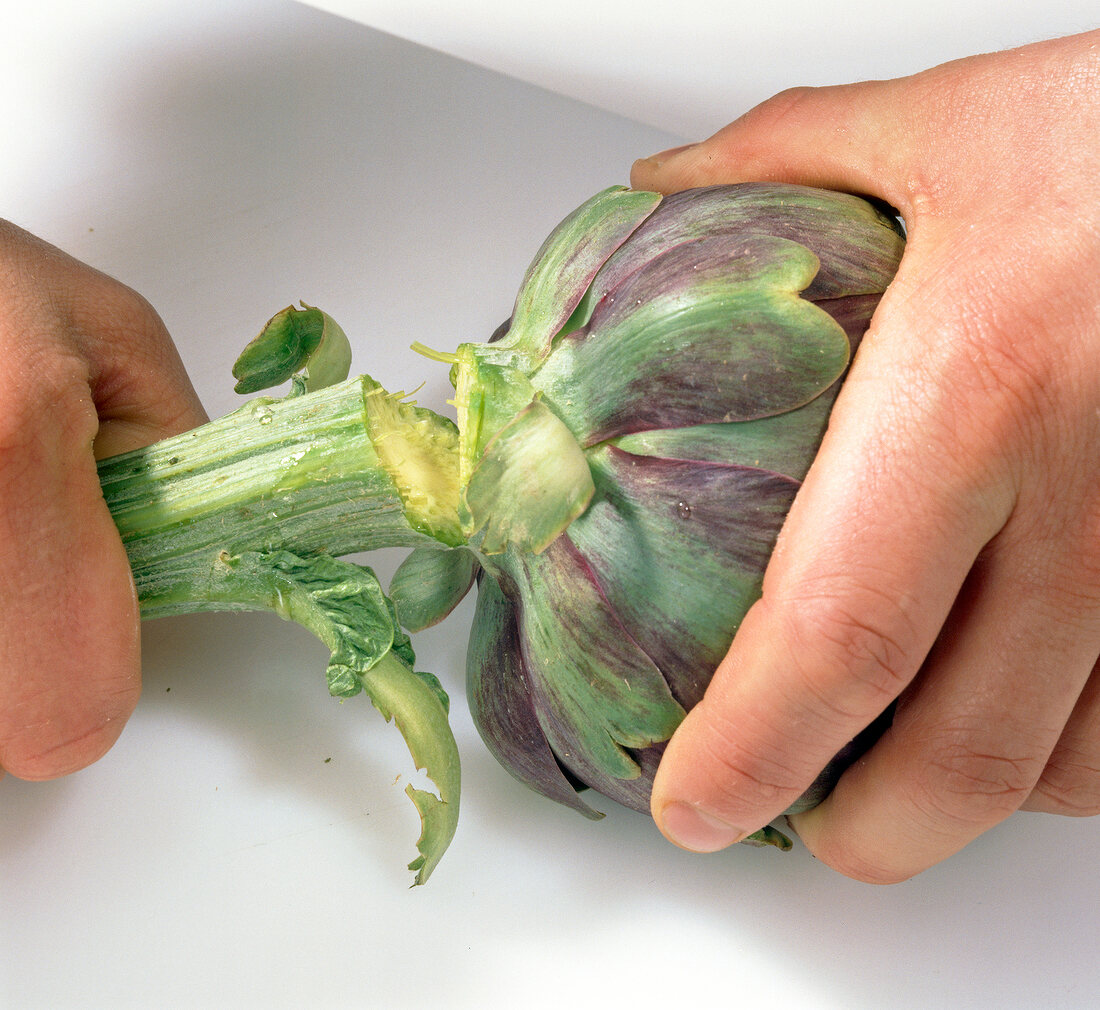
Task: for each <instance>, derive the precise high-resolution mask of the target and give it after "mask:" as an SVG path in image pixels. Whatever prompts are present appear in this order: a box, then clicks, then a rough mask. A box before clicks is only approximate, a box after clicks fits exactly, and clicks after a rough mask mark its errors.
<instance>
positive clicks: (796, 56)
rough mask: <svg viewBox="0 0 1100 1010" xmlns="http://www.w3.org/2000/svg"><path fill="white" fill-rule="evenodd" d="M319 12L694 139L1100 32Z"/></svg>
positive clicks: (678, 15) (597, 10)
mask: <svg viewBox="0 0 1100 1010" xmlns="http://www.w3.org/2000/svg"><path fill="white" fill-rule="evenodd" d="M314 4H315V6H317V7H320V8H323V9H325V10H329V11H333V12H336V13H339V14H342V15H344V16H346V17H354V18H357V19H359V20H360V21H362V22H363V23H365V24H369V25H372V26H373V27H375V28H381V29H383V30H384V31H387V32H392V33H393V34H395V35H398V36H400V37H401V38H405V39H411V40H412V41H414V42H418V43H420V44H421V45H425V46H431V47H433V48H436V49H439V50H440V51H442V52H446V53H449V54H450V55H452V56H458V57H460V58H462V59H464V60H469V61H471V62H473V63H476V64H478V65H479V66H484V67H488V68H490V69H493V70H498V71H500V72H501V73H505V74H509V75H511V76H513V77H516V78H518V79H519V80H522V81H528V82H530V83H533V84H538V85H540V86H541V87H544V88H548V89H549V90H551V91H555V92H558V93H560V94H563V95H568V96H569V97H572V98H579V99H581V100H582V101H585V102H589V103H591V104H593V105H596V106H598V107H599V108H602V109H606V110H608V111H611V112H615V113H618V114H619V115H621V116H627V117H629V118H632V119H636V120H637V121H638V122H641V123H647V124H649V125H652V126H656V127H658V128H659V129H663V130H668V131H670V132H672V133H676V134H681V135H682V136H684V137H686V138H690V139H692V140H698V139H702V138H703V137H706V136H709V135H710V134H711V133H713V132H714V131H715V130H717V129H718V128H719V127H721V126H724V125H725V124H726V123H727V122H729V121H730V120H731V119H734V118H735V117H736V116H738V115H740V114H741V113H742V112H744V111H745V110H746V109H748V108H750V107H751V106H753V105H755V104H757V103H758V102H760V101H763V100H764V99H765V98H768V97H769V96H770V95H772V94H774V93H775V92H777V91H781V90H783V89H784V88H788V87H791V86H793V85H802V84H840V83H844V82H846V81H853V80H864V79H868V78H876V77H897V76H899V75H902V74H909V73H913V72H915V71H918V70H921V69H924V68H925V67H929V66H933V65H935V64H937V63H943V62H945V61H946V60H952V59H958V58H960V57H963V56H969V55H971V54H972V53H977V52H989V51H992V50H997V49H1005V48H1008V47H1010V46H1017V45H1023V44H1025V43H1028V42H1034V41H1036V40H1037V39H1041V38H1053V37H1055V36H1058V35H1069V34H1072V33H1075V32H1080V31H1084V30H1085V29H1088V28H1095V27H1097V25H1100V9H1098V7H1097V3H1096V0H1042V2H1041V0H963V2H960V0H838V2H835V3H821V2H819V0H786V2H785V3H782V4H776V3H759V2H750V0H675V2H672V3H670V2H668V0H554V2H552V3H534V4H529V3H517V2H516V0H463V2H461V3H451V2H448V0H314ZM647 153H648V152H647Z"/></svg>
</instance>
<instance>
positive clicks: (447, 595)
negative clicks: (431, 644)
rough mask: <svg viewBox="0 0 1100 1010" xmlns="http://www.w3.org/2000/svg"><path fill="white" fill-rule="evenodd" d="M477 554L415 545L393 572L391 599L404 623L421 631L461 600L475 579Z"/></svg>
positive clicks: (413, 629)
mask: <svg viewBox="0 0 1100 1010" xmlns="http://www.w3.org/2000/svg"><path fill="white" fill-rule="evenodd" d="M477 570H478V563H477V558H476V557H475V556H474V555H473V553H472V552H471V551H468V550H466V549H465V548H463V547H455V548H453V549H447V548H444V547H418V548H416V549H415V550H414V551H412V552H410V553H409V555H408V556H407V557H406V558H405V560H404V561H402V562H401V564H400V565H399V566H398V568H397V571H396V572H394V575H393V579H392V580H391V582H390V590H389V595H390V599H391V600H392V601H393V604H394V606H395V608H396V610H397V616H398V618H399V619H400V621H401V624H402V626H403V627H405V628H407V629H408V630H409V631H413V632H416V631H423V630H424V629H425V628H430V627H431V626H432V625H434V624H438V623H439V622H440V621H442V620H443V618H445V617H446V616H447V615H448V614H450V613H451V611H452V610H454V608H455V607H457V606H458V605H459V603H461V602H462V600H463V598H464V597H465V596H466V594H467V593H468V592H469V591H470V587H471V586H472V585H473V583H474V576H475V575H476V574H477Z"/></svg>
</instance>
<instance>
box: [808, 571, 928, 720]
mask: <svg viewBox="0 0 1100 1010" xmlns="http://www.w3.org/2000/svg"><path fill="white" fill-rule="evenodd" d="M794 612H795V617H794V621H795V629H794V631H795V636H796V637H795V639H794V640H795V641H797V642H798V644H799V646H800V648H799V649H798V654H799V655H801V656H802V657H803V662H802V663H801V664H800V670H801V673H802V676H801V680H800V686H802V687H804V688H805V689H807V690H808V691H809V692H810V693H811V694H812V696H813V698H814V701H815V703H816V704H818V705H819V706H825V708H826V709H828V710H831V711H832V712H833V714H835V715H836V716H838V717H840V718H841V719H843V720H844V721H845V722H847V721H849V720H851V719H854V718H863V717H865V716H866V714H867V712H869V711H871V710H873V711H875V712H878V711H881V710H882V709H884V708H885V707H886V706H887V705H888V704H889V703H890V702H891V701H893V700H894V699H895V698H896V697H897V696H898V694H900V693H901V690H902V688H904V687H905V685H906V684H907V683H908V681H909V679H910V678H911V677H912V675H913V673H914V672H915V666H916V663H917V661H916V660H915V659H913V658H912V657H913V653H914V646H913V642H914V640H915V632H914V629H913V627H912V624H911V622H910V621H909V619H908V618H907V617H906V616H905V614H904V612H903V610H902V608H900V607H898V606H897V605H896V604H894V603H893V602H892V601H890V600H889V599H888V598H887V597H885V596H884V595H883V594H881V593H874V592H870V591H868V590H864V589H856V590H852V589H851V588H849V589H848V590H847V591H846V592H845V594H844V598H843V599H842V598H841V596H840V595H839V594H835V593H833V594H829V595H828V596H819V597H817V598H816V599H813V600H808V601H807V600H803V601H800V602H799V603H798V604H797V605H796V607H795V608H794ZM823 670H824V671H827V672H826V673H825V674H824V675H823V674H822V671H823Z"/></svg>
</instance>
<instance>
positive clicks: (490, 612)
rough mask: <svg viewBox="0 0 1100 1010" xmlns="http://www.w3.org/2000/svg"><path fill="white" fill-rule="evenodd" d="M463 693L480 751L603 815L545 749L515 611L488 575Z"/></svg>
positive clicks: (555, 795)
mask: <svg viewBox="0 0 1100 1010" xmlns="http://www.w3.org/2000/svg"><path fill="white" fill-rule="evenodd" d="M466 694H467V698H468V699H469V704H470V712H471V714H472V716H473V719H474V724H475V725H476V726H477V730H478V732H479V733H480V734H481V737H482V739H483V740H484V741H485V745H486V747H487V748H488V749H489V751H490V752H491V753H492V755H493V756H494V757H495V758H496V759H497V761H499V762H500V764H501V765H503V766H504V768H505V769H506V770H507V771H508V772H509V773H510V774H511V775H512V776H514V777H515V778H517V779H519V781H520V782H522V783H523V784H524V785H526V786H528V787H529V788H531V789H534V790H535V791H536V792H538V793H541V794H542V795H543V796H546V797H547V798H548V799H551V800H555V801H556V802H558V803H561V804H563V805H565V806H567V807H570V808H572V809H573V810H576V811H578V812H579V813H582V814H584V815H585V816H586V817H591V818H593V819H597V818H600V817H602V816H603V814H601V813H599V812H598V811H596V810H593V809H592V808H591V807H590V806H589V805H588V804H587V803H585V802H584V801H583V800H582V799H581V798H580V797H579V796H578V795H577V793H576V790H575V789H574V788H573V786H572V785H571V784H570V782H569V780H568V779H567V778H566V777H565V775H564V774H562V770H561V768H560V766H559V765H558V761H557V759H556V758H555V757H554V753H553V751H551V750H550V745H549V744H548V743H547V741H546V734H545V733H543V731H542V727H541V726H540V725H539V720H538V717H537V716H536V715H535V708H534V702H533V700H532V698H531V694H530V691H529V689H528V675H527V670H526V668H525V666H524V660H523V656H522V653H521V650H520V645H519V632H518V629H517V627H516V616H515V610H514V608H513V606H512V604H511V602H510V601H509V600H508V599H506V598H505V596H504V594H503V593H502V592H501V591H500V587H499V586H498V585H497V583H496V582H495V581H494V579H493V578H492V577H490V576H484V577H483V578H482V580H481V584H480V585H479V587H478V594H477V609H476V612H475V615H474V622H473V628H472V630H471V633H470V644H469V647H468V649H467V650H466Z"/></svg>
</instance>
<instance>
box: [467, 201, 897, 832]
mask: <svg viewBox="0 0 1100 1010" xmlns="http://www.w3.org/2000/svg"><path fill="white" fill-rule="evenodd" d="M902 249H903V239H902V237H901V234H900V230H899V228H898V227H897V224H896V222H895V221H894V220H893V219H891V218H890V217H888V216H887V215H885V214H884V213H882V212H881V211H880V210H879V209H878V208H876V207H875V206H873V205H872V204H870V203H868V202H866V201H864V200H861V199H858V198H856V197H852V196H847V195H843V194H838V193H831V192H823V191H819V190H814V189H807V188H804V187H798V186H790V185H780V184H745V185H737V186H721V187H712V188H708V189H699V190H691V191H687V192H684V193H679V194H676V195H673V196H670V197H666V198H663V199H662V198H661V197H659V196H658V195H656V194H652V193H636V192H633V191H630V190H622V189H613V190H605V191H604V192H603V193H600V194H597V196H595V197H594V198H593V199H592V200H590V201H588V202H587V203H586V204H584V205H583V206H582V207H580V208H578V210H577V211H575V212H574V213H573V214H572V215H570V217H568V218H567V219H566V220H565V221H564V222H562V224H561V225H560V226H559V227H558V228H557V229H556V230H555V231H554V232H553V234H552V235H551V236H550V238H548V239H547V241H546V243H544V245H543V247H542V249H540V251H539V253H538V255H537V256H536V258H535V261H534V262H533V263H532V265H531V267H530V268H529V269H528V272H527V274H526V276H525V278H524V282H523V285H522V287H521V289H520V293H519V296H518V297H517V300H516V304H515V308H514V310H513V314H512V317H511V319H510V322H509V324H508V325H507V326H506V327H504V328H503V329H502V331H498V336H497V337H494V340H493V341H492V342H490V343H487V344H468V345H464V347H462V348H461V349H460V350H459V352H458V354H457V355H456V359H455V360H456V367H455V369H454V372H453V377H454V381H455V384H456V390H457V393H458V395H457V398H456V403H457V405H458V412H459V417H458V422H459V423H458V427H459V430H460V433H461V434H460V443H461V449H460V453H461V457H462V462H461V464H460V474H461V479H460V483H461V485H462V487H463V507H462V509H461V518H462V522H463V532H464V534H465V535H466V536H467V538H468V543H469V545H470V547H471V548H473V549H474V550H476V552H477V556H478V560H479V562H480V564H481V566H482V568H483V574H482V577H481V582H480V589H479V599H478V604H477V612H476V615H475V619H474V626H473V631H472V638H471V644H470V649H469V652H468V661H467V679H468V688H469V696H470V703H471V708H472V711H473V715H474V718H475V722H476V723H477V725H478V728H479V730H480V732H481V734H482V736H483V737H484V739H485V740H486V742H487V743H488V745H489V747H490V749H491V750H492V751H493V753H494V754H495V755H496V756H497V758H498V759H499V760H500V761H501V762H502V763H503V764H504V765H505V767H506V768H508V769H509V770H510V771H511V772H512V773H513V774H514V775H516V776H517V777H518V778H520V779H521V780H522V781H524V782H526V783H527V784H528V785H530V786H531V787H532V788H534V789H536V790H538V791H539V792H541V793H543V794H544V795H547V796H550V797H552V798H554V799H557V800H559V801H560V802H563V803H566V804H568V805H570V806H573V807H575V808H577V809H580V810H582V811H584V812H588V813H591V812H592V811H591V810H589V808H588V807H587V804H585V803H584V802H583V801H582V800H581V799H580V798H579V796H578V795H577V792H576V789H575V786H576V785H577V783H580V784H582V785H585V786H589V787H591V788H593V789H595V790H596V791H598V792H600V793H603V794H604V795H606V796H609V797H611V798H612V799H615V800H617V801H619V802H621V803H624V804H626V805H628V806H631V807H634V808H635V809H638V810H647V809H648V800H649V793H650V789H651V786H652V781H653V774H654V771H655V769H656V766H657V762H658V761H659V758H660V754H661V751H662V747H663V745H664V743H665V741H667V740H668V739H669V737H670V736H671V734H672V733H673V731H674V730H675V729H676V727H677V725H678V724H679V722H680V720H681V719H682V718H683V715H684V713H685V711H686V710H688V709H689V708H691V707H692V706H693V705H695V704H696V703H697V702H698V701H699V700H700V699H701V697H702V695H703V692H704V690H705V688H706V685H707V683H708V681H709V679H710V677H711V674H712V672H713V670H714V669H715V667H716V666H717V664H718V662H719V661H720V660H721V658H722V657H723V655H724V654H725V652H726V650H727V648H728V646H729V643H730V641H731V640H732V638H733V636H734V633H735V632H736V630H737V628H738V626H739V624H740V622H741V620H742V618H743V616H744V614H745V612H746V611H747V610H748V608H749V606H750V605H751V604H752V603H753V602H754V601H755V600H756V599H757V598H758V597H759V595H760V589H761V583H762V578H763V573H764V569H765V566H766V565H767V562H768V559H769V557H770V555H771V552H772V549H773V547H774V544H775V540H776V537H777V535H778V533H779V529H780V527H781V525H782V523H783V521H784V519H785V517H786V515H787V512H788V510H789V509H790V506H791V503H792V501H793V499H794V496H795V494H796V492H797V490H798V488H799V486H800V483H801V480H802V479H803V477H804V475H805V473H806V470H807V468H808V467H809V465H810V463H811V462H812V460H813V457H814V455H815V453H816V451H817V447H818V444H819V442H820V440H821V437H822V435H823V434H824V430H825V425H826V423H827V420H828V415H829V411H830V409H831V407H832V403H833V400H834V399H835V396H836V394H837V391H838V390H839V388H840V384H841V382H842V381H843V376H844V374H845V371H846V369H847V367H848V365H849V362H850V360H851V356H852V353H853V351H854V349H855V347H856V345H857V344H858V341H859V339H860V337H861V336H862V334H863V333H864V331H865V330H866V328H867V326H868V324H869V322H870V318H871V314H872V312H873V311H874V308H875V305H876V304H877V302H878V300H879V298H880V296H881V294H882V292H883V291H884V290H885V288H886V286H887V284H889V282H890V280H891V279H892V277H893V275H894V272H895V271H896V269H897V265H898V262H899V260H900V257H901V253H902ZM462 578H463V579H465V578H467V576H466V575H463V576H462ZM460 581H461V580H460ZM451 605H453V604H451ZM853 753H854V751H853V750H852V749H851V748H849V750H848V752H847V753H845V754H844V755H843V756H842V757H841V758H840V759H839V762H838V763H836V764H835V765H834V766H833V767H830V768H829V769H826V770H824V771H823V777H822V779H821V780H819V782H818V783H816V784H815V787H814V790H812V791H811V794H808V795H807V797H806V798H805V802H804V803H803V806H804V805H805V804H806V803H812V802H817V801H819V800H820V798H821V797H822V796H823V795H824V793H825V792H827V790H828V788H829V786H830V784H831V782H832V781H833V779H835V776H836V775H837V774H839V770H840V768H841V766H842V763H843V762H844V761H850V760H851V759H852V757H853ZM761 837H762V840H763V841H774V838H773V837H772V836H771V835H769V836H767V837H766V838H765V837H764V836H761Z"/></svg>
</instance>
